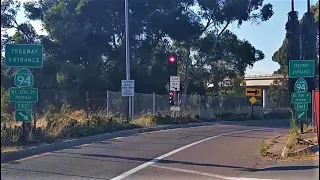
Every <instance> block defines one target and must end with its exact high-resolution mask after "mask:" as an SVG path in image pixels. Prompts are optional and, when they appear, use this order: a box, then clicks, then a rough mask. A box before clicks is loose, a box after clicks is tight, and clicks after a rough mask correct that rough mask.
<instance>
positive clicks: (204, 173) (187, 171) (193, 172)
mask: <svg viewBox="0 0 320 180" xmlns="http://www.w3.org/2000/svg"><path fill="white" fill-rule="evenodd" d="M151 166H152V167H156V168H160V169H166V170H171V171H179V172H184V173H189V174H198V175H201V176H207V177H212V178H218V179H223V180H276V179H257V178H238V177H229V176H222V175H217V174H211V173H206V172H200V171H194V170H190V169H181V168H173V167H164V166H158V165H151Z"/></svg>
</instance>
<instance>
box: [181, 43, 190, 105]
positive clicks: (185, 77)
mask: <svg viewBox="0 0 320 180" xmlns="http://www.w3.org/2000/svg"><path fill="white" fill-rule="evenodd" d="M187 50H188V54H187V55H186V62H185V67H186V69H185V72H184V81H185V84H184V88H183V91H182V94H181V97H180V98H181V104H180V108H181V109H183V108H184V106H185V103H186V100H187V92H188V86H189V83H190V80H189V79H188V78H189V62H190V46H189V45H188V46H187Z"/></svg>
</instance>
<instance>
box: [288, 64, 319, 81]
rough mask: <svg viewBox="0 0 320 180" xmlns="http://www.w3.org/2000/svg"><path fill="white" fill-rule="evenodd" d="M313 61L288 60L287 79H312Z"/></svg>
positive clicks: (313, 73)
mask: <svg viewBox="0 0 320 180" xmlns="http://www.w3.org/2000/svg"><path fill="white" fill-rule="evenodd" d="M314 71H315V63H314V60H290V61H289V78H300V77H314V75H315V72H314Z"/></svg>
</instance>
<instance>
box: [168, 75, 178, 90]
mask: <svg viewBox="0 0 320 180" xmlns="http://www.w3.org/2000/svg"><path fill="white" fill-rule="evenodd" d="M170 91H180V77H179V76H170Z"/></svg>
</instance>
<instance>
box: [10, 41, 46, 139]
mask: <svg viewBox="0 0 320 180" xmlns="http://www.w3.org/2000/svg"><path fill="white" fill-rule="evenodd" d="M4 64H5V66H6V67H8V68H20V69H18V71H17V72H16V73H15V75H14V85H15V86H16V87H11V88H10V89H9V102H14V103H15V109H16V110H15V119H16V121H18V122H22V128H23V135H22V137H21V138H23V139H22V140H26V138H27V132H26V126H27V125H26V123H30V122H31V121H32V119H33V115H34V113H32V110H33V106H32V102H37V101H38V88H32V86H33V85H34V78H33V75H32V72H31V71H30V70H29V69H27V68H42V67H43V46H42V45H41V44H7V45H6V46H5V61H4ZM34 121H35V119H34Z"/></svg>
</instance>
